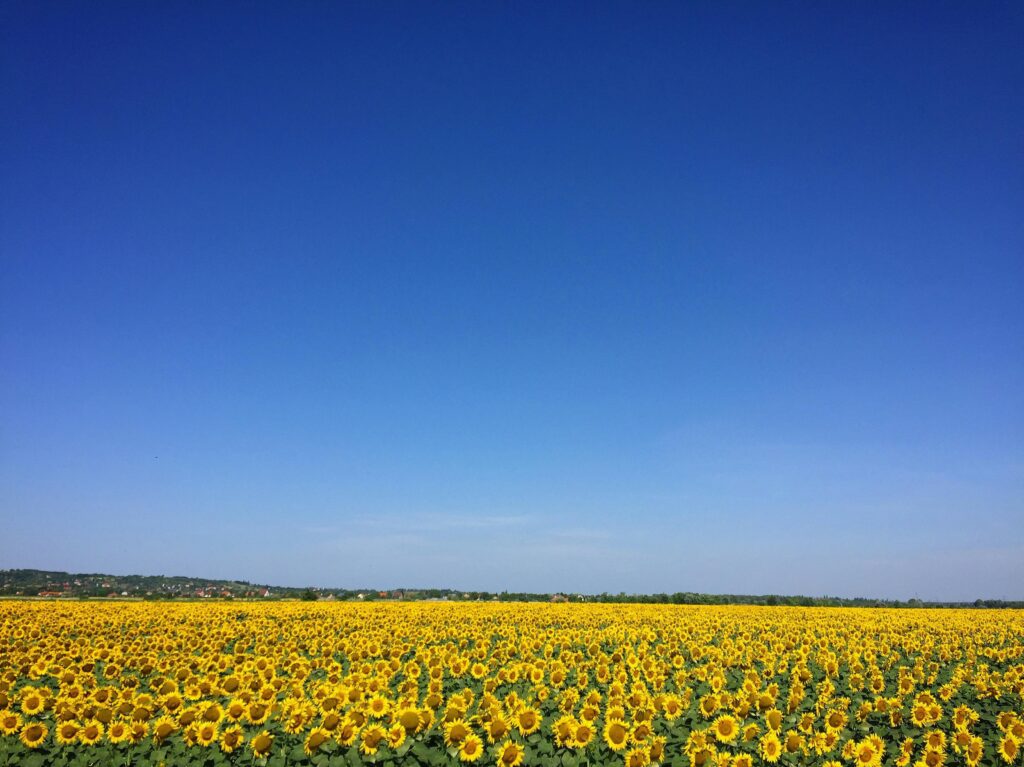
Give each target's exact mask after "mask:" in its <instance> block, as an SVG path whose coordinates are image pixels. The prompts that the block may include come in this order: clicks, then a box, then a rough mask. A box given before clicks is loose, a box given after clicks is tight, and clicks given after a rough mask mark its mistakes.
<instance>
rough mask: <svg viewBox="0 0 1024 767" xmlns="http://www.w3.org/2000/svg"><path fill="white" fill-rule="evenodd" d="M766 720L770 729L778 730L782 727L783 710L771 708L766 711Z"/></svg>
mask: <svg viewBox="0 0 1024 767" xmlns="http://www.w3.org/2000/svg"><path fill="white" fill-rule="evenodd" d="M764 722H765V724H767V725H768V729H769V730H774V731H775V732H778V731H779V730H781V729H782V712H781V711H779V709H777V708H770V709H768V710H767V711H765V712H764Z"/></svg>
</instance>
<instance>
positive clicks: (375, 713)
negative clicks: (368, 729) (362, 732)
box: [366, 694, 391, 719]
mask: <svg viewBox="0 0 1024 767" xmlns="http://www.w3.org/2000/svg"><path fill="white" fill-rule="evenodd" d="M390 711H391V703H390V702H389V701H388V699H387V698H385V697H384V696H383V695H379V694H378V695H374V696H373V697H372V698H370V700H369V701H367V703H366V712H367V713H368V714H369V715H370V716H371V717H373V718H374V719H382V718H384V717H385V716H387V715H388V713H389V712H390Z"/></svg>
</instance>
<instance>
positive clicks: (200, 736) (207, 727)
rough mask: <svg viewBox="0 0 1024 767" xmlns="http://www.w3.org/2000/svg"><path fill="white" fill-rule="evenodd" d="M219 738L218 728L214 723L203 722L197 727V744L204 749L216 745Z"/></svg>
mask: <svg viewBox="0 0 1024 767" xmlns="http://www.w3.org/2000/svg"><path fill="white" fill-rule="evenodd" d="M219 736H220V732H219V730H218V727H217V725H216V724H214V723H213V722H201V723H200V724H199V725H198V726H197V727H196V743H198V744H199V745H200V746H203V747H204V748H209V747H210V746H212V745H213V744H214V743H216V742H217V738H218V737H219Z"/></svg>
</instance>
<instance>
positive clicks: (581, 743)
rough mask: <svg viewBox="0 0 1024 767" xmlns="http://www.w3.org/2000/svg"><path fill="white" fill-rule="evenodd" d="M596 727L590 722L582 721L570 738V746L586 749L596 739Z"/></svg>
mask: <svg viewBox="0 0 1024 767" xmlns="http://www.w3.org/2000/svg"><path fill="white" fill-rule="evenodd" d="M595 734H596V733H595V730H594V725H592V724H591V723H590V722H589V721H586V720H582V721H580V722H578V723H577V724H576V726H575V727H574V728H573V730H572V734H571V736H570V738H569V741H568V742H569V745H570V746H571V747H572V748H586V747H587V746H589V745H590V742H591V741H592V740H593V739H594V735H595Z"/></svg>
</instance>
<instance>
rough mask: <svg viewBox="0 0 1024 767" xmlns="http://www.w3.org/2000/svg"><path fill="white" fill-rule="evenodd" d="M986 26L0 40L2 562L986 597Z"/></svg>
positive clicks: (1016, 313)
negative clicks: (1, 106)
mask: <svg viewBox="0 0 1024 767" xmlns="http://www.w3.org/2000/svg"><path fill="white" fill-rule="evenodd" d="M1021 39H1024V8H1022V7H1021V5H1020V4H1017V3H890V4H867V5H865V4H860V3H829V4H825V5H823V4H821V3H807V4H803V3H763V4H759V5H755V4H751V3H685V4H668V3H647V4H637V3H621V4H609V3H557V4H552V3H532V2H528V3H500V2H496V3H464V4H463V3H451V4H425V3H410V4H402V3H377V2H371V3H338V4H313V3H310V4H284V3H282V4H277V5H274V4H249V5H244V6H243V5H232V4H229V3H217V4H200V3H196V4H182V3H177V4H171V3H166V4H161V3H144V4H139V3H124V4H110V3H106V4H88V5H79V6H70V5H67V4H48V3H8V4H4V5H3V7H2V9H0V88H2V90H0V98H2V104H3V109H0V216H2V219H0V366H2V369H3V371H4V372H3V375H2V376H0V423H2V426H0V429H2V430H0V521H2V527H3V536H2V541H0V566H6V567H40V568H47V569H66V570H88V571H102V572H115V573H126V572H140V573H164V574H190V575H202V576H209V577H232V578H245V579H249V580H255V581H268V582H272V583H281V584H290V585H306V584H314V583H315V584H321V585H333V586H363V585H378V586H381V587H394V586H427V585H431V586H435V585H436V586H454V587H459V588H466V589H492V590H501V589H509V590H543V591H548V590H582V591H587V592H600V591H611V592H618V591H620V590H621V591H627V592H632V591H668V592H672V591H708V592H740V593H769V592H777V593H801V594H814V595H820V594H838V595H843V596H857V595H864V596H884V597H901V598H906V597H911V596H918V597H921V598H924V599H974V598H976V597H1002V598H1024V591H1022V588H1024V300H1022V298H1021V296H1022V295H1024V256H1022V254H1024V216H1022V215H1021V212H1022V210H1024V162H1022V140H1021V136H1022V134H1021V126H1022V125H1024V97H1022V91H1021V89H1020V83H1021V82H1022V81H1024V55H1022V53H1021V48H1020V40H1021Z"/></svg>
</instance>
